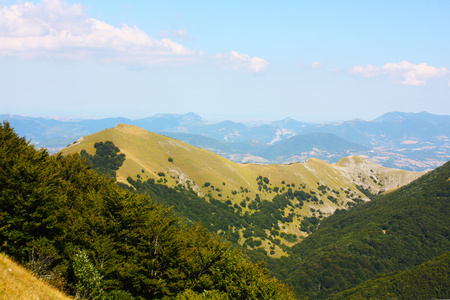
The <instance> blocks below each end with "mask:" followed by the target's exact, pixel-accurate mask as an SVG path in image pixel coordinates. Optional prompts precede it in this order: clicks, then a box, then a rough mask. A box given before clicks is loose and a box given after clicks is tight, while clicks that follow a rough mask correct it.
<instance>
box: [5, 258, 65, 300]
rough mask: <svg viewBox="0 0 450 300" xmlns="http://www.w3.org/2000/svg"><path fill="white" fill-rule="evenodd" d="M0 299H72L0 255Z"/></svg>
mask: <svg viewBox="0 0 450 300" xmlns="http://www.w3.org/2000/svg"><path fill="white" fill-rule="evenodd" d="M0 299H5V300H6V299H8V300H10V299H15V300H28V299H35V300H36V299H39V300H44V299H45V300H47V299H48V300H53V299H55V300H56V299H64V300H69V299H73V298H71V297H68V296H66V295H64V294H63V293H62V292H60V291H58V290H57V289H56V288H54V287H52V286H50V285H49V284H47V283H46V282H44V281H42V280H40V279H38V278H37V277H35V276H34V275H33V274H32V273H31V272H30V271H28V270H26V269H25V268H23V267H21V266H20V265H19V264H17V263H15V262H14V261H12V260H11V259H10V258H8V257H7V256H6V255H4V254H2V253H0Z"/></svg>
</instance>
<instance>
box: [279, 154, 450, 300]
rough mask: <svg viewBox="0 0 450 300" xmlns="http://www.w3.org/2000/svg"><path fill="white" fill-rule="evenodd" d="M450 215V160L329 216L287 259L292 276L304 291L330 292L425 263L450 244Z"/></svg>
mask: <svg viewBox="0 0 450 300" xmlns="http://www.w3.org/2000/svg"><path fill="white" fill-rule="evenodd" d="M449 215H450V162H448V163H446V164H445V165H443V166H442V167H439V168H437V169H436V170H434V171H432V172H430V173H428V174H425V175H424V176H422V177H420V178H419V179H417V180H415V181H413V182H412V183H410V184H408V185H407V186H404V187H402V188H400V189H397V190H396V191H393V192H391V193H388V194H386V195H383V196H380V197H378V198H376V199H374V200H373V201H370V202H367V203H365V204H363V205H360V206H357V207H355V208H353V209H351V210H348V211H342V210H341V211H338V212H337V213H335V214H334V215H332V216H331V217H329V218H327V219H325V220H324V221H323V222H322V223H321V225H320V227H319V229H318V230H317V231H315V232H314V233H312V234H311V235H310V236H309V237H308V238H307V239H305V240H304V241H303V242H302V243H300V244H298V245H296V246H294V247H293V248H292V251H293V253H294V254H293V255H292V256H291V257H289V258H286V259H285V267H286V268H288V269H289V271H286V270H285V273H284V274H288V275H287V277H288V278H289V279H288V280H287V282H289V283H290V284H292V285H293V286H294V287H295V289H296V291H297V292H298V294H299V296H300V297H310V298H327V297H329V296H330V295H331V294H334V293H337V292H340V291H343V290H345V289H348V288H352V287H354V286H356V285H358V284H360V283H362V282H364V281H366V280H368V279H372V278H374V277H375V276H377V275H379V274H386V273H390V272H394V271H402V270H407V269H410V268H412V267H414V266H417V265H420V264H422V263H424V262H426V261H428V260H430V259H433V258H435V257H437V256H439V255H442V254H444V253H445V252H447V251H449V250H450V239H449V236H450V219H449V217H448V216H449ZM299 258H301V259H299ZM448 296H450V295H447V297H448Z"/></svg>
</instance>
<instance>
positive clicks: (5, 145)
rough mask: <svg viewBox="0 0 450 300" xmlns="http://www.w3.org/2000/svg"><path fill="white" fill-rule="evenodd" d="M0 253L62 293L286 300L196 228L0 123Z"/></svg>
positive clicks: (288, 295)
mask: <svg viewBox="0 0 450 300" xmlns="http://www.w3.org/2000/svg"><path fill="white" fill-rule="evenodd" d="M0 251H1V252H5V253H7V254H8V255H10V256H11V257H13V258H14V259H15V260H17V261H19V262H20V263H22V264H23V265H24V266H27V267H28V268H30V269H31V270H32V271H33V272H34V273H35V274H37V275H38V276H40V277H41V278H46V279H47V280H48V281H50V282H51V283H52V284H54V285H57V286H59V287H60V288H62V289H65V290H67V291H68V292H70V293H71V294H72V295H77V296H79V297H86V298H94V297H107V298H110V299H154V298H174V297H184V296H189V295H190V296H192V297H195V295H200V294H203V296H207V297H209V296H211V297H212V296H215V297H217V298H222V299H228V298H229V299H264V298H267V299H269V298H270V299H293V298H294V296H293V294H292V292H291V291H290V290H289V289H288V288H287V287H286V286H284V285H282V284H280V283H279V282H278V281H276V280H275V279H273V278H271V277H269V276H268V272H267V270H266V269H265V268H264V267H263V266H261V265H254V264H252V263H250V262H249V261H248V260H247V259H246V258H245V257H244V256H243V255H242V254H241V253H240V252H239V251H236V250H231V249H230V248H229V247H228V246H227V245H226V244H224V243H222V242H221V241H220V240H218V238H215V237H213V236H211V235H210V234H208V233H207V231H206V229H205V228H204V227H202V226H200V225H193V226H187V225H185V223H184V222H181V220H180V219H178V218H177V217H175V216H174V215H173V214H172V213H171V212H170V211H169V210H168V209H166V208H163V207H162V206H161V205H159V204H157V203H155V202H154V201H153V200H152V199H151V198H150V197H148V196H146V195H138V194H134V193H131V192H129V191H126V190H123V189H121V188H120V187H118V186H117V185H116V184H115V181H114V180H112V179H109V178H107V177H106V176H100V175H98V174H97V173H96V172H95V171H94V170H93V169H91V167H89V166H87V165H86V162H85V160H82V159H80V157H79V156H78V155H72V156H68V157H64V156H62V155H57V156H49V155H48V153H47V152H46V151H45V150H36V149H35V148H34V147H33V146H31V145H29V143H28V142H27V141H26V140H25V139H24V138H19V137H18V136H17V134H16V133H15V132H14V131H13V129H12V128H11V127H10V126H9V124H8V123H4V124H3V125H0ZM180 299H181V298H180Z"/></svg>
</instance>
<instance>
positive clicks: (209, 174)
mask: <svg viewBox="0 0 450 300" xmlns="http://www.w3.org/2000/svg"><path fill="white" fill-rule="evenodd" d="M106 140H111V141H113V142H114V144H115V145H116V146H117V147H119V149H120V150H121V152H122V153H124V154H125V155H126V160H125V162H124V164H123V166H122V167H121V168H120V169H119V170H118V171H117V179H118V181H119V182H124V183H126V178H127V177H128V176H131V177H132V178H136V175H137V174H139V175H140V177H141V179H143V180H146V179H147V178H153V179H155V180H158V179H159V178H160V176H158V173H159V172H164V173H165V177H164V178H165V179H167V185H169V186H175V185H177V184H179V183H181V184H186V182H189V183H190V186H191V187H192V188H193V189H194V190H196V191H197V192H198V193H199V194H200V195H202V196H208V195H210V196H212V197H214V198H215V199H221V200H224V201H225V200H228V199H229V200H230V201H231V202H232V203H233V204H239V203H240V202H241V201H242V200H244V199H245V198H246V197H248V198H250V199H251V200H253V199H255V196H256V194H257V193H258V194H259V195H260V196H261V199H266V200H271V199H272V198H273V197H274V196H275V195H276V193H275V192H274V191H269V190H268V191H264V190H262V191H259V190H258V184H257V181H256V178H257V177H258V176H259V175H262V176H264V177H268V178H269V180H270V183H269V185H268V186H269V187H270V188H272V189H273V188H274V187H279V188H280V189H281V188H283V187H285V189H286V190H287V189H288V186H287V184H295V188H293V190H294V191H295V190H296V189H300V190H304V191H305V192H310V191H314V192H316V195H317V196H318V198H319V199H320V200H322V201H323V204H313V203H308V204H307V205H305V206H303V208H296V210H298V211H296V213H298V214H299V215H302V216H311V215H312V213H311V211H310V208H313V209H316V210H317V209H320V211H321V212H322V213H323V214H324V215H325V216H326V215H329V214H331V213H333V212H334V210H335V209H336V208H345V207H347V202H353V201H352V200H351V198H357V197H360V198H361V199H365V200H368V198H367V197H365V196H364V195H363V194H362V193H361V192H360V191H359V190H358V189H357V188H356V185H355V183H358V180H361V176H362V177H363V178H366V182H365V184H369V185H372V186H374V187H378V188H379V187H380V186H379V185H377V184H375V183H373V182H371V180H370V179H369V174H364V172H363V171H359V172H356V173H355V172H347V171H346V169H345V166H343V165H344V164H343V163H341V165H330V164H328V163H325V162H323V161H321V160H318V159H310V160H308V161H307V162H306V163H294V164H289V165H282V164H272V165H257V164H238V163H234V162H232V161H230V160H228V159H226V158H224V157H222V156H220V155H217V154H214V153H212V152H210V151H207V150H204V149H201V148H197V147H193V146H190V145H188V144H186V143H184V142H181V141H178V140H175V139H172V138H168V137H165V136H162V135H158V134H155V133H151V132H148V131H146V130H144V129H141V128H139V127H136V126H130V125H123V124H119V125H117V126H116V127H115V128H111V129H107V130H104V131H101V132H99V133H96V134H93V135H89V136H86V137H84V138H83V139H82V140H81V141H80V142H79V143H77V144H74V145H71V146H70V147H68V148H66V149H64V150H63V153H64V154H69V153H75V152H80V151H81V150H82V149H85V150H87V151H88V152H89V153H90V154H94V153H95V149H94V144H95V143H96V142H99V141H106ZM169 158H172V159H173V162H169V161H168V159H169ZM389 170H390V171H389V172H390V173H389V174H390V175H386V176H385V177H389V176H395V178H396V181H397V182H398V183H399V184H404V183H407V182H409V181H411V180H413V179H414V178H416V177H418V176H419V175H420V174H418V173H413V172H407V171H402V170H393V169H389ZM392 174H394V175H392ZM405 174H407V176H406V175H405ZM352 176H353V177H352ZM358 176H359V177H360V178H359V179H358ZM283 181H285V184H282V182H283ZM205 182H210V183H211V185H210V186H209V187H204V184H205ZM301 185H304V188H302V187H301ZM318 185H325V186H327V187H328V188H329V190H328V192H327V193H325V194H321V193H320V192H319V190H318V189H317V188H318ZM241 187H242V189H241ZM246 190H247V191H248V192H246ZM333 190H334V191H335V192H339V193H335V192H333ZM343 190H348V191H351V192H350V193H348V195H347V194H346V193H344V192H343ZM233 191H234V192H235V194H234V195H233ZM376 191H377V190H376ZM350 195H353V196H352V197H350ZM328 196H333V197H335V198H337V199H338V201H337V203H333V202H331V201H330V200H329V199H328V198H327V197H328ZM246 210H248V207H247V208H244V212H245V211H246ZM300 221H301V220H298V219H294V222H293V223H291V224H284V226H283V227H284V230H285V231H286V232H288V233H292V234H296V235H299V236H301V235H303V236H305V233H304V232H301V231H300V230H299V229H298V224H299V222H300Z"/></svg>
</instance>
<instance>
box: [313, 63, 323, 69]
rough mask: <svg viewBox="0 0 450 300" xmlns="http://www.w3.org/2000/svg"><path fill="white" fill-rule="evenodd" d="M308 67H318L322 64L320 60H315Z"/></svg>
mask: <svg viewBox="0 0 450 300" xmlns="http://www.w3.org/2000/svg"><path fill="white" fill-rule="evenodd" d="M310 67H311V68H313V69H319V68H322V64H321V63H320V62H318V61H315V62H313V63H312V64H311V66H310Z"/></svg>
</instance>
